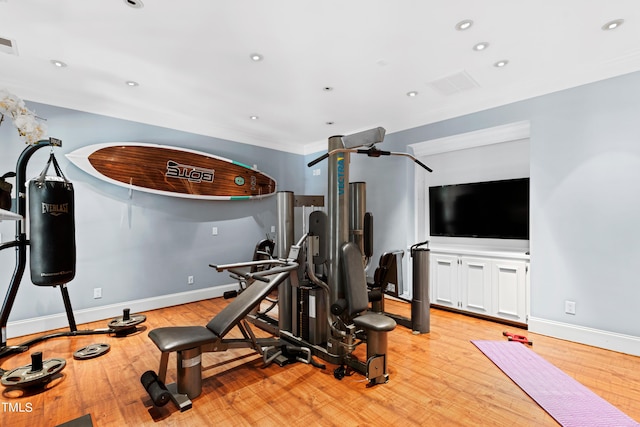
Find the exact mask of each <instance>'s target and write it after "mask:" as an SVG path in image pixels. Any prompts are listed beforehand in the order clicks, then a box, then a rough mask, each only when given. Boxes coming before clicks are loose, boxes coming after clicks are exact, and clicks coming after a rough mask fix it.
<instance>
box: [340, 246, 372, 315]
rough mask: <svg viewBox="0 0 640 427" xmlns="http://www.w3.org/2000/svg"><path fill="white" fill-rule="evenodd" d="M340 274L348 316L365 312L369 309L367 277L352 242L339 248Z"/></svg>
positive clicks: (358, 250)
mask: <svg viewBox="0 0 640 427" xmlns="http://www.w3.org/2000/svg"><path fill="white" fill-rule="evenodd" d="M340 274H341V277H342V284H343V288H344V294H345V298H346V299H347V303H348V307H347V310H348V313H349V316H353V315H354V314H358V313H361V312H363V311H365V310H366V309H367V308H368V307H369V296H368V295H367V276H366V274H365V272H364V266H363V265H362V254H361V253H360V249H358V246H357V245H356V244H355V243H353V242H347V243H345V244H343V245H342V247H341V248H340Z"/></svg>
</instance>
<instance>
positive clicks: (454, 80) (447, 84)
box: [428, 71, 480, 96]
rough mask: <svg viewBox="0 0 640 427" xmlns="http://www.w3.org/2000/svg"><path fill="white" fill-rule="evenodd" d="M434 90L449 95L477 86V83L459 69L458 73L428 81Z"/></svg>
mask: <svg viewBox="0 0 640 427" xmlns="http://www.w3.org/2000/svg"><path fill="white" fill-rule="evenodd" d="M428 84H429V86H431V87H432V88H433V89H434V90H435V91H436V92H438V93H440V94H441V95H445V96H449V95H453V94H456V93H458V92H462V91H465V90H470V89H473V88H476V87H479V86H480V85H478V83H477V82H476V81H475V80H473V79H472V78H471V76H470V75H469V74H467V72H466V71H460V72H459V73H455V74H451V75H449V76H447V77H444V78H442V79H438V80H434V81H432V82H430V83H428Z"/></svg>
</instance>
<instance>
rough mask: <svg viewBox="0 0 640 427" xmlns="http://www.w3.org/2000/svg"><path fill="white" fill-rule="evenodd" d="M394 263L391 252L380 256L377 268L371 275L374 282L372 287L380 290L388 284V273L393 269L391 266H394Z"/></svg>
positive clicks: (394, 259) (393, 256) (393, 255)
mask: <svg viewBox="0 0 640 427" xmlns="http://www.w3.org/2000/svg"><path fill="white" fill-rule="evenodd" d="M395 262H396V256H395V254H393V253H391V252H386V253H384V254H382V255H381V256H380V262H379V263H378V268H376V271H375V272H374V275H373V278H374V280H375V283H374V286H376V287H382V288H386V287H387V283H388V282H389V273H390V272H391V269H392V268H393V267H394V265H393V264H395Z"/></svg>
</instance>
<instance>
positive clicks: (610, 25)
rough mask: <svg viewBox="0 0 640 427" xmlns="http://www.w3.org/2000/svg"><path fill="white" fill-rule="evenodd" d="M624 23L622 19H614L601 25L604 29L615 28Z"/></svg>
mask: <svg viewBox="0 0 640 427" xmlns="http://www.w3.org/2000/svg"><path fill="white" fill-rule="evenodd" d="M622 24H624V19H614V20H613V21H609V22H607V23H606V24H604V25H603V26H602V29H603V30H604V31H609V30H615V29H616V28H618V27H619V26H620V25H622Z"/></svg>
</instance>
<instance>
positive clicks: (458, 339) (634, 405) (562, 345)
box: [0, 299, 640, 427]
mask: <svg viewBox="0 0 640 427" xmlns="http://www.w3.org/2000/svg"><path fill="white" fill-rule="evenodd" d="M227 303H228V301H225V300H223V299H213V300H206V301H200V302H196V303H192V304H186V305H181V306H176V307H171V308H166V309H161V310H155V311H150V312H147V313H145V314H146V315H147V321H146V322H145V323H144V324H143V325H142V326H144V328H145V329H146V330H144V331H142V332H140V333H138V334H136V335H132V336H128V337H125V338H116V337H110V336H104V335H93V336H77V337H71V338H69V337H66V338H54V339H50V340H48V341H45V342H42V343H39V344H37V345H34V346H32V347H31V349H30V350H29V351H28V352H25V353H22V354H18V355H14V356H12V357H8V358H6V359H4V360H2V367H3V368H4V369H11V368H15V367H18V366H23V365H27V364H29V363H31V359H30V353H32V352H35V351H42V352H43V354H44V359H50V358H54V357H56V358H64V359H66V361H67V365H66V367H65V368H64V370H63V371H62V374H63V375H62V377H61V378H59V379H56V380H54V381H53V382H52V383H50V384H49V385H48V386H47V389H46V391H42V392H40V393H35V394H30V395H21V393H19V392H17V391H15V390H10V389H5V391H4V393H3V395H2V396H0V404H1V406H0V411H1V413H0V425H1V426H7V427H8V426H11V427H22V426H26V427H35V426H38V427H40V426H56V425H58V424H61V423H64V422H67V421H70V420H72V419H75V418H78V417H80V416H82V415H84V414H91V417H92V420H93V425H94V426H100V427H103V426H104V427H107V426H212V425H216V426H226V425H230V426H270V425H279V426H281V425H293V426H312V425H321V426H333V425H335V426H369V425H370V426H385V425H394V426H396V425H402V426H456V425H458V426H470V425H473V426H480V425H486V426H513V425H518V426H554V425H557V424H556V422H555V421H554V420H553V419H552V418H551V417H550V416H549V415H548V414H547V413H546V412H545V411H544V410H543V409H541V408H540V407H539V406H538V405H537V404H536V403H535V402H534V401H533V400H531V399H530V398H529V397H528V396H527V395H526V394H524V392H522V390H521V389H520V388H519V387H518V386H516V385H515V384H514V383H513V382H512V381H511V380H510V379H509V378H508V377H507V376H505V375H504V374H503V373H502V372H501V371H500V370H499V369H498V368H497V367H496V366H495V365H493V363H492V362H491V361H490V360H489V359H487V358H486V357H485V356H484V355H483V354H482V353H481V352H480V351H479V350H477V349H476V348H475V346H473V344H471V343H470V340H472V339H486V340H502V339H504V337H503V336H502V332H503V331H504V330H509V331H511V332H515V333H520V334H525V335H528V336H529V338H530V339H531V340H532V341H533V342H534V345H533V347H532V349H533V350H534V351H535V352H536V353H538V354H540V355H541V356H543V357H544V358H545V359H546V360H548V361H549V362H551V363H553V364H554V365H556V366H557V367H559V368H560V369H562V370H563V371H565V372H566V373H567V374H569V375H571V376H572V377H574V378H576V379H577V380H578V381H580V382H581V383H583V384H584V385H586V386H587V387H589V388H590V389H591V390H593V391H594V392H595V393H597V394H599V395H600V396H601V397H603V398H604V399H606V400H608V401H609V402H610V403H612V404H613V405H615V406H616V407H618V408H619V409H620V410H622V411H623V412H625V413H626V414H627V415H629V416H630V417H632V418H634V419H636V420H640V358H638V357H633V356H629V355H624V354H620V353H615V352H611V351H606V350H601V349H597V348H593V347H588V346H584V345H580V344H575V343H570V342H566V341H561V340H557V339H553V338H549V337H544V336H540V335H536V334H532V333H527V331H522V330H517V329H515V328H513V327H506V326H504V325H501V324H498V323H493V322H489V321H486V320H480V319H475V318H471V317H466V316H463V315H461V314H457V313H450V312H446V311H440V310H435V309H432V310H431V332H430V333H429V334H422V335H413V334H412V333H411V331H410V330H408V329H405V328H403V327H397V328H396V329H395V330H394V331H393V332H391V333H390V334H389V352H388V363H389V374H390V381H389V383H387V384H381V385H377V386H375V387H372V388H366V387H365V379H364V377H362V376H360V375H358V374H354V375H353V376H350V377H345V378H344V379H343V380H341V381H338V380H336V379H335V378H334V377H333V368H335V366H333V365H327V369H325V370H320V369H318V368H314V367H312V366H310V365H306V364H302V363H297V364H294V365H289V366H286V367H279V366H277V365H275V364H272V365H270V366H269V367H266V368H263V367H262V359H261V357H260V356H258V355H257V354H255V353H253V352H251V351H249V350H229V351H227V352H222V353H206V354H205V355H203V366H204V368H203V393H202V395H201V396H200V397H198V398H197V399H195V400H194V402H193V408H192V409H191V410H188V411H185V412H183V413H180V412H179V411H178V410H177V409H176V408H175V407H174V405H173V404H172V403H169V404H167V405H166V406H164V407H162V408H156V407H153V406H152V404H151V401H150V399H149V398H148V396H147V394H146V392H145V390H144V389H143V387H142V385H141V384H140V375H141V374H142V373H143V372H145V371H146V370H149V369H153V370H155V371H157V369H158V364H159V357H160V352H159V351H158V349H157V348H156V347H155V345H154V344H153V343H152V342H151V340H149V338H148V337H147V334H148V332H149V331H150V330H151V329H153V328H157V327H160V326H168V325H204V324H206V323H207V322H208V321H209V320H210V318H211V317H213V316H214V315H215V313H217V312H218V311H219V310H220V309H221V308H222V307H223V306H224V305H225V304H227ZM386 306H387V309H388V310H389V311H392V312H394V313H398V314H402V315H408V314H409V311H410V307H409V305H408V304H406V303H402V302H396V301H388V302H387V304H386ZM107 320H109V319H107ZM105 326H106V321H104V322H95V323H91V324H87V325H79V327H78V328H79V329H93V328H104V327H105ZM234 332H235V331H234ZM28 338H30V337H21V338H17V339H12V340H10V341H9V345H12V344H13V345H15V344H18V343H21V342H24V341H26V340H27V339H28ZM98 342H105V343H108V344H110V345H111V350H110V352H109V353H107V354H105V355H103V356H101V357H99V358H96V359H90V360H74V359H73V352H74V351H76V350H77V349H79V348H82V347H84V346H87V345H89V344H92V343H98ZM514 345H520V344H514ZM174 358H175V356H174V355H172V356H171V358H170V361H169V376H170V377H172V380H171V381H173V380H174V379H175V359H174ZM531 374H532V375H535V372H532V373H531ZM171 381H169V380H168V381H167V382H171Z"/></svg>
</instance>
